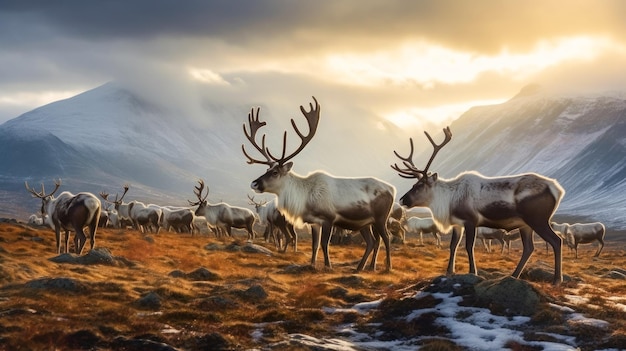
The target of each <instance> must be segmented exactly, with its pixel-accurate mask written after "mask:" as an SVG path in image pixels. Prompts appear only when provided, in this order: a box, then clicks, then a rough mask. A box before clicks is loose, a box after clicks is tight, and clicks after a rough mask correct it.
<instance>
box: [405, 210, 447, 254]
mask: <svg viewBox="0 0 626 351" xmlns="http://www.w3.org/2000/svg"><path fill="white" fill-rule="evenodd" d="M406 230H407V231H408V232H410V233H414V234H417V235H419V237H420V245H424V236H423V235H424V233H427V234H431V235H432V236H433V238H435V246H437V247H438V248H441V234H440V233H439V228H438V227H437V225H436V224H435V221H434V220H433V219H432V217H424V218H420V217H410V218H409V219H407V220H406Z"/></svg>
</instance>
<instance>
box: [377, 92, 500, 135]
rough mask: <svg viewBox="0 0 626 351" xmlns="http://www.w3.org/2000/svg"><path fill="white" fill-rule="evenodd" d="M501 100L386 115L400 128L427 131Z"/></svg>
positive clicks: (425, 108)
mask: <svg viewBox="0 0 626 351" xmlns="http://www.w3.org/2000/svg"><path fill="white" fill-rule="evenodd" d="M503 101H504V99H501V100H480V101H467V102H464V103H458V104H446V105H439V106H434V107H413V108H409V109H404V110H397V111H393V112H390V113H387V114H386V115H385V118H386V119H387V120H388V121H390V122H391V123H393V124H395V125H396V126H398V127H400V128H405V129H425V128H428V127H430V126H437V127H439V126H445V125H448V124H450V123H451V122H452V121H454V120H455V119H457V118H458V117H459V116H460V115H461V114H463V113H464V112H465V111H467V110H468V109H470V108H471V107H473V106H481V105H493V104H499V103H502V102H503Z"/></svg>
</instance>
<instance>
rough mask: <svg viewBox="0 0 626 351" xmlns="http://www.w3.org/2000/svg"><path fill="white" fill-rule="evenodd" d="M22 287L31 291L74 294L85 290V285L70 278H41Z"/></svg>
mask: <svg viewBox="0 0 626 351" xmlns="http://www.w3.org/2000/svg"><path fill="white" fill-rule="evenodd" d="M24 286H25V287H27V288H31V289H51V290H62V291H69V292H75V293H78V292H82V291H85V290H87V287H86V286H85V284H83V283H81V282H79V281H77V280H75V279H71V278H41V279H36V280H31V281H29V282H27V283H26V284H24Z"/></svg>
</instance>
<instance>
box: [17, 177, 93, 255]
mask: <svg viewBox="0 0 626 351" xmlns="http://www.w3.org/2000/svg"><path fill="white" fill-rule="evenodd" d="M24 185H25V186H26V190H28V191H29V192H30V193H31V194H32V195H33V197H38V198H40V199H41V213H42V215H43V218H45V216H46V215H47V216H48V217H47V221H46V223H47V224H48V225H49V226H50V227H51V228H52V229H54V233H55V235H56V240H57V253H58V254H60V253H61V229H63V230H64V231H65V253H67V252H69V242H70V230H73V231H74V232H76V235H75V236H74V249H75V250H76V253H77V254H78V255H80V254H81V253H82V252H83V247H84V246H85V242H86V241H87V238H86V237H85V232H84V231H83V228H84V227H87V226H88V227H89V241H90V243H91V249H92V250H93V247H94V245H95V244H96V230H97V228H98V221H99V219H100V200H98V198H97V197H96V196H95V195H93V194H91V193H78V194H76V195H74V194H72V193H70V192H68V191H64V192H62V193H61V194H59V196H58V197H56V198H55V197H54V193H56V191H57V190H59V187H60V186H61V180H60V179H59V180H56V181H55V182H54V186H55V188H54V190H52V192H51V193H49V194H46V192H45V190H44V186H43V183H41V192H37V191H35V190H33V189H32V188H30V187H29V186H28V182H24Z"/></svg>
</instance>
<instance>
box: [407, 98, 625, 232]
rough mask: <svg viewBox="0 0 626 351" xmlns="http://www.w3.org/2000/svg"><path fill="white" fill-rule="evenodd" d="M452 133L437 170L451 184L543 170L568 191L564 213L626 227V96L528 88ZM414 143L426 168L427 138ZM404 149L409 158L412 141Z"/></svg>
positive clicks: (456, 125)
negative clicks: (474, 175)
mask: <svg viewBox="0 0 626 351" xmlns="http://www.w3.org/2000/svg"><path fill="white" fill-rule="evenodd" d="M450 128H451V130H452V134H453V138H452V141H451V142H450V143H449V144H448V145H447V146H445V147H444V148H443V149H442V150H441V151H440V152H439V154H438V155H437V158H436V159H435V161H433V165H432V166H431V167H430V169H431V170H432V171H436V172H439V174H440V175H441V176H443V177H446V178H451V177H454V176H456V175H457V174H458V173H460V172H462V171H466V170H476V171H479V172H481V173H482V174H484V175H487V176H498V175H508V174H516V173H523V172H537V173H540V174H543V175H545V176H548V177H552V178H556V179H557V180H558V181H559V183H560V184H561V185H562V186H563V187H564V188H565V190H566V195H565V197H564V199H563V202H562V203H561V206H560V207H559V210H558V211H557V214H562V215H567V216H576V217H584V219H585V220H593V221H596V220H599V221H602V222H604V223H605V224H606V225H607V227H610V228H613V229H625V228H626V216H624V214H625V213H626V94H623V93H607V94H604V95H602V96H556V95H550V94H546V93H542V91H541V89H539V90H537V88H536V87H534V88H528V89H525V90H523V91H522V92H521V93H520V94H518V95H517V96H516V97H514V98H513V99H511V100H509V101H507V102H505V103H502V104H499V105H492V106H481V107H474V108H472V109H470V110H469V111H467V112H466V113H464V114H463V115H461V116H460V117H459V118H458V119H457V120H456V121H454V122H453V123H452V125H451V126H450ZM431 135H433V138H434V139H435V141H436V142H439V141H440V140H442V138H443V135H442V133H438V134H437V133H432V132H431ZM436 135H437V136H436ZM414 142H415V143H416V148H418V149H419V150H420V151H422V153H421V154H420V156H416V157H415V158H414V159H415V160H416V161H415V162H416V165H418V167H419V166H420V165H419V161H417V160H427V159H428V157H429V156H430V153H431V151H432V147H431V146H430V143H429V142H428V140H427V139H426V137H425V136H423V135H417V136H415V137H414ZM397 150H399V152H400V154H401V155H402V152H407V151H408V143H405V144H404V146H402V147H401V148H400V147H399V148H398V149H397ZM403 150H404V151H403ZM423 162H425V161H423Z"/></svg>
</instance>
